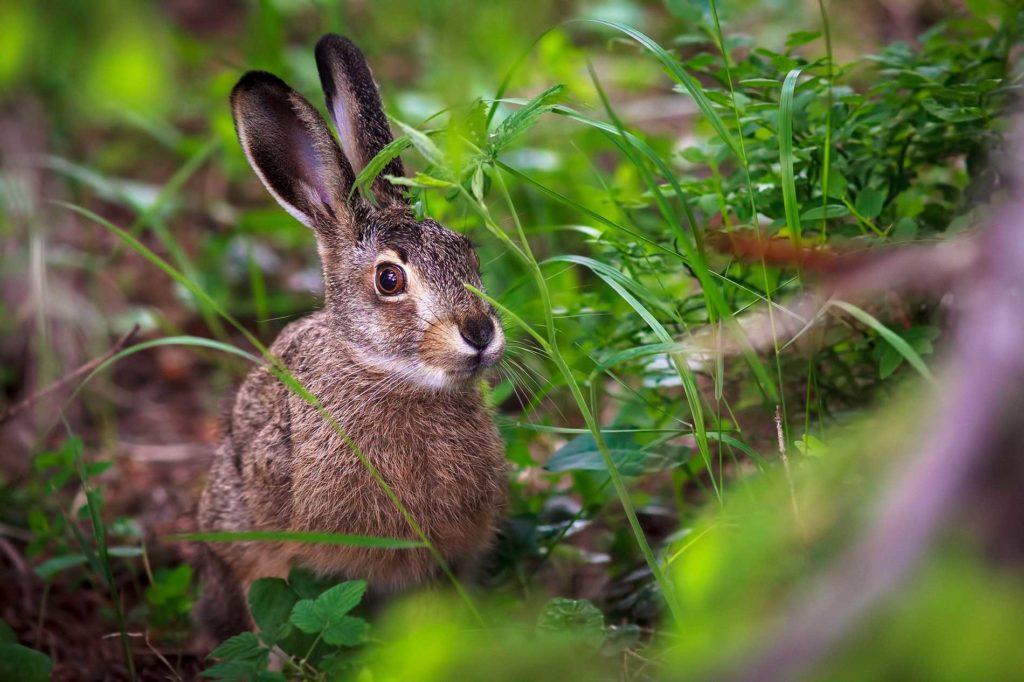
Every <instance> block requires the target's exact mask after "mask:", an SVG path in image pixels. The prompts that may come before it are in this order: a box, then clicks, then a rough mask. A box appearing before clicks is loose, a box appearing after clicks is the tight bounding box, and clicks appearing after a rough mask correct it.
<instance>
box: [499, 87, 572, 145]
mask: <svg viewBox="0 0 1024 682" xmlns="http://www.w3.org/2000/svg"><path fill="white" fill-rule="evenodd" d="M564 91H565V86H564V85H554V86H552V87H550V88H548V89H547V90H545V91H544V92H542V93H540V94H539V95H537V96H536V97H534V98H533V99H531V100H530V101H529V102H527V103H526V104H525V105H523V106H521V107H519V108H518V109H516V110H515V111H513V112H512V113H511V114H509V115H508V117H507V118H506V119H505V120H504V121H502V122H501V124H500V125H498V128H497V130H495V131H494V134H493V135H492V136H491V145H490V147H491V153H495V154H496V153H497V152H499V151H501V150H502V149H504V148H505V147H507V146H508V145H509V143H510V142H512V140H514V139H515V138H516V137H518V136H519V135H521V134H522V133H523V132H525V131H526V130H528V129H529V128H530V127H531V126H533V124H534V123H535V122H536V121H537V119H538V118H540V116H541V115H542V114H543V113H544V112H546V111H550V110H551V109H552V108H553V107H554V103H555V100H557V99H558V98H559V97H560V96H561V94H562V92H564Z"/></svg>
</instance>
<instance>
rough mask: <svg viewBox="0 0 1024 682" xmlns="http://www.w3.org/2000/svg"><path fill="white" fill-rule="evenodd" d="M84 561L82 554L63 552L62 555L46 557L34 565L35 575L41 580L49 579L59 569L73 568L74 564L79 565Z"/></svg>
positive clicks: (59, 570)
mask: <svg viewBox="0 0 1024 682" xmlns="http://www.w3.org/2000/svg"><path fill="white" fill-rule="evenodd" d="M86 561H87V559H86V557H85V555H84V554H65V555H64V556H55V557H53V558H52V559H47V560H46V561H44V562H43V563H41V564H39V565H38V566H36V575H38V576H39V577H40V578H42V579H43V580H49V579H50V578H52V577H53V576H55V575H57V574H58V573H60V572H61V571H66V570H67V569H69V568H74V567H75V566H81V565H82V564H84V563H85V562H86Z"/></svg>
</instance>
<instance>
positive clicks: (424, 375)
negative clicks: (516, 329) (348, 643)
mask: <svg viewBox="0 0 1024 682" xmlns="http://www.w3.org/2000/svg"><path fill="white" fill-rule="evenodd" d="M316 63H317V67H318V69H319V72H320V80H321V83H322V85H323V89H324V93H325V94H326V96H327V110H328V111H329V112H330V115H331V117H332V118H333V120H334V124H335V127H336V128H337V131H338V133H339V136H340V138H341V143H342V148H343V149H344V152H342V149H341V148H339V147H338V144H337V143H336V142H335V139H334V137H333V136H332V134H331V132H330V129H329V128H328V126H327V124H326V123H325V122H324V120H323V118H322V117H321V116H320V114H319V113H317V111H316V109H315V108H314V107H313V106H312V105H310V104H309V102H307V101H306V100H305V99H304V98H303V97H302V95H300V94H298V93H297V92H295V91H294V90H292V89H291V88H290V87H288V85H286V84H285V83H284V82H283V81H281V80H280V79H279V78H277V77H276V76H274V75H272V74H269V73H265V72H261V71H251V72H249V73H246V74H245V75H244V76H243V77H242V78H241V80H239V82H238V84H237V85H236V86H235V88H234V90H233V91H232V93H231V109H232V113H233V115H234V121H235V128H236V130H237V132H238V139H239V141H240V143H241V145H242V149H243V150H244V151H245V155H246V158H248V160H249V163H250V165H252V168H253V170H254V171H256V174H257V175H258V176H259V178H260V180H261V181H262V182H263V184H264V185H266V188H267V190H268V191H269V192H270V194H272V195H273V197H274V198H275V199H276V200H277V201H278V203H280V204H281V206H282V207H284V209H285V210H286V211H287V212H288V213H290V214H291V215H292V216H294V217H295V218H297V219H298V220H299V221H301V222H302V223H304V224H305V225H307V226H308V227H309V228H311V229H312V231H313V234H314V235H315V236H316V243H317V249H318V251H319V254H320V260H321V262H322V265H323V277H324V290H325V304H324V307H323V309H322V310H319V311H317V312H315V313H313V314H312V315H310V316H308V317H306V318H303V319H300V320H298V321H296V322H293V323H291V324H289V325H288V326H287V327H286V328H285V329H284V330H283V331H282V332H281V334H280V336H278V337H277V340H276V341H275V342H274V344H273V345H272V346H271V351H272V352H273V353H274V354H275V355H276V356H277V357H279V358H280V359H281V360H282V362H283V363H284V364H285V365H286V366H287V367H288V369H289V370H290V371H291V372H292V373H293V374H294V375H295V377H296V378H297V379H298V380H299V381H300V382H302V384H303V385H304V386H305V387H306V388H308V389H309V390H310V391H311V392H312V393H313V394H315V395H316V396H317V397H318V398H319V400H320V401H321V402H322V404H323V405H324V407H325V408H326V409H327V410H328V411H329V412H330V413H331V414H332V415H333V416H334V418H336V419H337V420H338V422H339V423H340V425H341V426H342V427H343V429H344V430H345V432H346V433H347V434H348V436H349V437H350V438H351V439H352V440H353V441H354V442H355V443H356V444H357V445H358V447H359V449H360V450H361V451H362V452H363V453H364V454H365V456H366V457H368V458H369V459H370V461H372V462H373V464H374V465H375V466H376V467H377V469H378V470H379V471H380V473H381V475H382V476H383V477H384V479H385V480H386V481H387V482H388V483H389V484H390V486H391V487H392V488H393V490H394V491H395V493H396V494H397V495H398V497H399V498H400V499H401V501H402V502H403V503H404V504H405V506H406V507H407V508H408V510H409V511H410V513H411V514H412V516H413V517H414V518H415V519H416V521H417V522H418V523H419V524H420V526H421V527H422V528H423V530H424V532H425V533H426V535H427V536H428V537H429V538H430V540H431V542H432V543H433V544H434V545H435V546H436V547H437V549H438V550H439V551H440V552H441V553H442V554H443V555H444V557H445V559H446V560H447V561H448V562H449V563H450V564H452V565H453V566H455V567H457V568H458V567H462V566H469V565H472V564H473V563H474V562H475V560H477V559H478V558H479V557H480V555H481V554H482V552H484V551H485V550H486V548H487V547H488V544H489V543H490V542H491V540H492V538H493V536H494V533H495V527H496V525H497V522H498V520H499V516H500V513H501V510H502V507H503V504H504V494H505V493H504V490H505V480H504V479H505V458H504V449H503V445H502V440H501V438H500V437H499V434H498V431H497V429H496V428H495V425H494V422H493V419H492V416H491V414H490V412H489V410H488V409H487V407H486V406H485V405H484V403H483V400H482V399H481V396H480V394H479V392H478V388H477V384H478V379H479V376H480V373H481V372H482V371H483V370H484V369H486V368H488V367H491V366H493V365H494V364H495V363H496V362H498V360H499V359H500V357H501V355H502V353H503V351H504V346H505V339H504V334H503V332H502V329H501V326H500V324H499V321H498V318H497V316H496V315H495V312H494V310H493V309H492V308H491V307H490V306H489V305H487V304H486V303H485V302H483V301H482V300H481V299H480V298H478V297H477V296H475V295H474V294H473V293H471V292H470V291H469V290H467V288H466V287H465V284H466V283H468V284H472V285H473V286H475V287H480V286H481V284H480V274H479V267H480V263H479V260H478V258H477V256H476V254H475V253H474V251H473V247H472V245H471V244H470V242H469V240H468V239H466V238H465V237H463V236H461V235H459V234H456V233H455V232H452V231H450V230H448V229H446V228H445V227H443V226H441V225H440V224H438V223H437V222H435V221H433V220H429V219H427V220H422V221H417V220H415V219H414V217H413V215H412V213H411V212H410V210H409V207H408V206H407V204H406V202H405V200H404V198H403V194H402V192H401V191H400V190H399V188H397V187H395V186H394V185H392V184H391V183H390V182H388V181H387V180H386V179H385V178H383V177H379V178H378V179H377V180H375V181H374V183H373V186H372V188H371V189H372V193H373V195H374V197H375V199H376V201H374V202H370V201H367V200H366V199H364V198H363V197H361V196H360V194H359V192H352V191H351V190H352V186H353V183H354V181H355V177H356V174H357V173H359V171H360V170H361V169H362V168H363V167H364V166H365V165H366V164H367V162H369V161H370V159H372V158H373V157H374V156H375V155H376V154H377V152H379V151H380V150H381V149H382V148H383V147H384V145H386V144H388V143H389V142H391V139H392V138H391V132H390V130H389V127H388V121H387V118H386V117H385V115H384V110H383V108H382V106H381V101H380V95H379V93H378V91H377V87H376V85H375V84H374V82H373V78H372V76H371V74H370V69H369V67H368V66H367V64H366V60H365V58H364V57H363V55H362V53H361V52H360V51H359V49H358V48H356V46H355V45H353V44H352V43H351V42H350V41H349V40H347V39H346V38H342V37H340V36H337V35H327V36H324V37H323V38H322V39H321V40H320V42H319V43H318V44H317V46H316ZM402 174H403V169H402V162H401V159H399V158H394V159H392V160H391V161H389V162H388V164H387V166H386V167H385V168H384V171H383V173H382V175H393V176H401V175H402ZM199 527H200V529H201V530H202V531H238V530H250V529H287V530H298V531H327V532H336V533H351V534H359V535H375V536H384V537H392V538H408V539H417V538H416V535H415V534H414V533H413V531H412V530H411V529H410V527H409V525H408V523H407V522H406V520H405V519H404V518H403V517H402V515H401V514H400V512H399V511H398V510H397V509H396V508H395V506H394V505H393V504H392V502H391V501H389V499H388V497H387V495H386V493H385V492H384V490H383V489H382V488H381V487H380V486H379V485H378V483H377V482H375V481H374V480H373V479H372V478H371V476H370V474H369V472H368V471H367V469H366V468H365V467H364V465H363V464H362V463H361V462H360V461H359V459H358V458H357V456H356V455H355V454H354V453H353V452H352V451H351V450H350V449H349V447H348V446H347V445H346V444H345V442H344V440H343V438H342V437H341V436H340V435H339V434H338V433H337V431H336V430H335V429H333V428H332V426H331V425H330V424H329V423H328V422H327V421H326V420H325V419H324V418H322V416H321V415H319V414H318V413H317V411H316V410H315V409H314V408H313V407H311V406H310V405H309V404H308V403H307V402H305V401H304V400H303V399H302V398H300V397H298V396H297V395H295V394H294V393H293V392H291V391H289V390H288V389H287V388H286V387H285V386H284V385H283V384H282V383H281V382H280V381H279V380H278V379H277V378H275V377H274V376H273V375H272V374H271V373H270V372H269V371H268V370H267V369H265V368H258V369H255V370H253V371H252V372H251V373H250V374H249V376H248V377H247V378H246V380H245V382H244V383H243V384H242V386H241V388H240V390H239V392H238V395H237V397H236V399H235V402H234V406H233V409H232V411H231V414H230V419H229V426H228V428H227V431H226V434H225V437H224V441H223V443H222V444H221V445H220V448H219V449H218V450H217V453H216V456H215V457H214V461H213V464H212V466H211V468H210V474H209V480H208V482H207V485H206V489H205V490H204V492H203V495H202V499H201V501H200V504H199ZM297 564H298V565H303V566H306V567H308V568H310V569H311V570H314V571H316V572H319V573H321V574H330V575H338V576H341V577H344V578H364V579H366V580H367V581H368V582H369V584H370V587H371V590H372V591H375V592H376V593H377V594H387V593H391V592H394V591H396V590H400V589H403V588H407V587H410V586H414V585H416V584H419V583H423V582H425V581H428V580H430V579H432V578H434V577H436V575H437V571H438V568H437V565H436V562H435V561H434V559H433V558H432V557H431V555H430V554H429V553H428V552H427V550H424V549H413V550H381V549H376V550H375V549H367V548H358V547H348V546H337V545H312V544H298V543H281V544H270V543H232V544H216V545H214V544H211V545H208V546H206V547H205V548H204V550H203V557H202V562H201V566H200V573H201V577H202V582H203V596H202V598H201V599H200V603H199V605H198V611H199V617H200V620H201V621H203V622H204V624H205V625H206V627H207V629H208V631H209V632H210V634H212V635H215V636H218V637H221V638H223V637H226V636H228V635H230V634H234V633H236V632H238V631H241V630H243V629H246V628H248V627H249V626H250V617H249V614H248V609H247V608H246V605H245V601H244V596H243V595H244V594H245V593H246V591H247V589H248V586H249V585H250V584H251V583H252V581H253V580H255V579H257V578H260V577H264V576H284V575H286V574H287V573H288V570H289V568H290V567H291V566H293V565H297Z"/></svg>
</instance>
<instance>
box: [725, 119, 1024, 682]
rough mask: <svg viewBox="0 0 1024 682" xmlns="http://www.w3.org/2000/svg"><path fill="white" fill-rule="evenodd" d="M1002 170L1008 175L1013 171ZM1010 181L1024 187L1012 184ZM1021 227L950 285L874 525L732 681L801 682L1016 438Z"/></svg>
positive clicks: (1002, 233) (1021, 369) (1020, 143)
mask: <svg viewBox="0 0 1024 682" xmlns="http://www.w3.org/2000/svg"><path fill="white" fill-rule="evenodd" d="M1016 132H1017V135H1015V136H1014V142H1015V144H1013V149H1014V152H1015V153H1013V154H1012V155H1011V157H1010V158H1011V160H1012V159H1016V160H1018V162H1024V119H1021V120H1020V121H1018V125H1017V127H1016ZM1017 165H1018V166H1019V165H1020V163H1018V164H1017ZM1007 167H1008V171H1007V172H1011V171H1012V169H1013V165H1012V164H1007ZM1009 184H1010V186H1011V187H1017V188H1019V187H1021V185H1022V184H1024V183H1022V178H1016V182H1015V183H1009ZM1009 196H1011V197H1021V196H1022V194H1021V192H1020V190H1017V191H1016V192H1014V191H1011V192H1009ZM1022 227H1024V199H1017V201H1016V202H1013V203H1010V204H1008V205H1006V206H1004V207H1003V208H1002V209H1001V210H1000V211H999V212H998V213H997V215H996V216H995V217H994V219H993V221H992V222H991V224H990V226H989V228H988V230H987V231H986V232H985V233H984V234H983V235H982V239H981V240H980V249H981V252H980V258H979V262H978V263H977V266H976V268H975V269H974V272H973V273H972V274H973V278H972V279H971V280H969V281H967V282H965V284H964V285H962V286H960V287H958V288H957V294H958V297H962V298H961V305H962V309H963V311H964V312H963V314H962V317H961V318H960V319H959V320H958V321H957V323H956V325H955V328H954V345H953V347H952V349H951V357H950V361H949V364H948V366H947V368H946V372H945V378H946V381H945V382H944V386H943V388H942V389H941V390H940V391H937V392H936V396H935V398H934V399H933V400H934V405H935V409H934V410H933V413H932V416H931V418H930V420H929V423H928V428H927V430H926V431H925V432H924V437H923V438H922V442H921V445H920V446H919V447H918V449H917V452H916V453H915V454H914V455H913V456H911V457H910V458H909V459H908V460H907V464H906V466H905V467H904V468H903V469H902V470H900V471H899V472H897V473H896V475H895V477H894V478H893V480H891V481H890V482H889V485H888V489H887V491H886V492H885V494H884V496H883V497H882V500H881V505H880V507H879V511H878V514H877V516H876V520H875V522H874V523H873V524H872V525H871V526H870V527H868V528H866V529H865V530H864V532H863V533H862V534H861V536H860V538H859V539H858V540H857V541H855V542H854V543H853V544H852V545H851V546H850V547H849V548H848V550H847V551H846V552H845V553H844V554H843V555H842V556H841V557H840V558H839V559H838V560H836V561H835V562H834V564H833V565H832V566H831V567H830V568H828V569H827V570H826V571H825V572H824V573H823V575H821V576H820V577H819V579H818V580H817V581H816V583H815V584H814V585H812V587H811V588H810V589H809V590H807V591H806V592H804V593H803V594H800V595H797V598H796V599H795V600H794V603H793V604H792V605H791V607H790V609H789V610H788V613H787V614H786V615H785V617H784V618H783V619H782V620H781V622H780V625H779V627H778V629H777V630H776V631H774V632H773V633H771V635H772V636H770V637H769V638H768V643H767V644H766V645H765V646H764V647H763V648H761V649H760V650H758V651H755V652H754V654H753V655H752V656H751V657H750V658H748V659H747V660H746V661H745V662H743V663H742V664H741V665H740V666H739V667H738V668H737V669H735V670H733V671H732V675H731V677H729V679H735V680H758V681H759V682H760V681H763V680H791V679H799V678H803V677H807V676H809V675H810V674H811V673H812V672H813V670H814V667H815V666H816V665H817V664H819V663H821V662H822V661H823V660H825V659H826V658H827V657H828V656H829V654H831V653H832V652H833V651H835V650H836V649H837V647H839V646H840V645H841V644H842V643H843V642H844V639H845V638H846V637H848V636H849V635H851V634H852V633H854V632H855V631H856V630H855V628H856V627H857V626H859V625H860V624H861V623H863V621H864V618H865V617H866V616H868V615H870V613H871V612H872V610H873V609H874V608H876V607H877V606H878V605H879V604H881V603H882V601H883V600H884V598H885V597H886V596H887V595H889V594H890V593H891V592H892V590H894V589H896V588H897V587H899V586H900V585H901V584H902V583H903V582H904V581H905V580H906V579H907V578H908V576H909V574H910V572H911V571H912V570H913V569H914V568H915V567H916V566H917V565H918V564H919V563H920V561H921V560H922V559H923V557H924V555H925V553H926V551H927V550H928V549H929V548H930V547H931V543H932V541H933V539H934V537H935V535H936V533H937V532H938V531H939V530H940V528H941V527H942V524H943V523H944V522H945V521H946V520H947V519H948V518H949V516H950V515H951V514H952V513H953V512H954V510H955V509H956V508H957V507H958V505H960V504H962V503H963V497H964V494H965V492H966V491H967V490H968V480H969V477H970V476H971V474H972V473H973V472H975V471H977V469H978V468H979V466H980V465H982V464H983V463H984V462H986V460H990V459H992V458H994V457H998V456H999V455H1000V454H1001V453H1000V448H999V446H998V443H999V442H1000V440H999V436H1000V433H1001V430H1002V429H1005V428H1008V427H1009V428H1015V429H1017V432H1018V434H1019V432H1020V431H1021V426H1020V425H1019V424H1007V423H1006V422H1005V421H1004V420H1003V419H1002V417H1003V410H1002V409H1001V408H1003V407H1004V406H1005V404H1006V401H1007V399H1008V398H1011V397H1012V396H1013V395H1014V394H1015V392H1017V391H1019V390H1020V386H1021V385H1022V384H1024V354H1021V352H1020V349H1021V348H1022V347H1024V325H1022V324H1021V320H1024V296H1021V295H1020V293H1019V286H1020V273H1021V272H1024V242H1022V241H1021V240H1020V239H1019V234H1020V230H1021V229H1022Z"/></svg>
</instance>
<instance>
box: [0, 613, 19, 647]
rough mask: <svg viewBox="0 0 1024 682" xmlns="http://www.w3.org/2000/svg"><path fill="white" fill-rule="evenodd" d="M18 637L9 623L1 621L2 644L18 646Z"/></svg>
mask: <svg viewBox="0 0 1024 682" xmlns="http://www.w3.org/2000/svg"><path fill="white" fill-rule="evenodd" d="M17 643H18V636H17V635H16V634H14V630H13V629H12V628H11V626H10V625H8V624H7V621H5V620H3V619H0V644H17Z"/></svg>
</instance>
